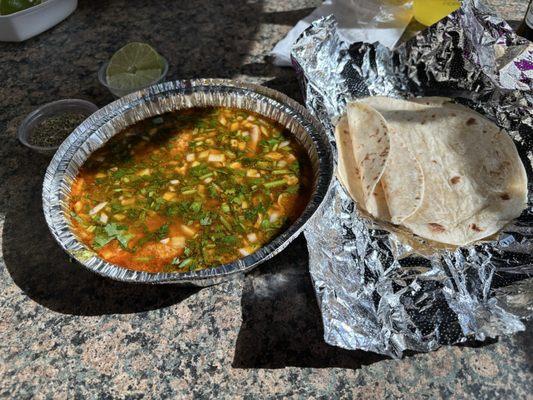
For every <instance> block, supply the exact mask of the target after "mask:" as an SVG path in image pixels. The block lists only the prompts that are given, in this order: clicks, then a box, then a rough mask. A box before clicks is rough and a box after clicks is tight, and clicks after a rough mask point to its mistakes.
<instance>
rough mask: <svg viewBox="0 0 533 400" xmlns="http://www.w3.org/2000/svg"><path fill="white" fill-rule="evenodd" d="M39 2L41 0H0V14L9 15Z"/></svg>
mask: <svg viewBox="0 0 533 400" xmlns="http://www.w3.org/2000/svg"><path fill="white" fill-rule="evenodd" d="M39 4H41V0H0V15H9V14H14V13H16V12H19V11H22V10H25V9H26V8H30V7H33V6H36V5H39Z"/></svg>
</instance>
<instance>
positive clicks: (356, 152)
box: [346, 103, 390, 218]
mask: <svg viewBox="0 0 533 400" xmlns="http://www.w3.org/2000/svg"><path fill="white" fill-rule="evenodd" d="M346 116H347V120H348V129H349V132H350V137H351V145H352V154H353V160H354V161H355V166H356V168H357V170H358V173H359V179H360V184H361V192H362V197H363V202H364V206H365V208H366V210H367V211H368V212H369V213H370V214H372V215H373V216H375V217H377V218H385V217H386V215H384V214H383V213H384V212H386V211H387V208H386V207H383V204H384V202H383V200H384V199H385V196H384V193H383V190H382V188H381V187H380V186H378V183H379V181H380V179H381V176H382V175H383V171H384V170H385V166H386V164H387V159H388V157H389V151H390V142H389V135H388V133H387V126H386V122H385V120H384V119H383V117H382V116H381V115H380V114H379V113H378V112H376V111H375V110H374V109H373V108H371V107H368V106H367V105H365V104H361V103H350V104H348V106H347V109H346ZM354 169H355V168H354ZM347 178H348V179H352V177H351V176H348V177H347ZM355 178H356V177H355V176H354V177H353V179H355ZM387 214H388V212H387Z"/></svg>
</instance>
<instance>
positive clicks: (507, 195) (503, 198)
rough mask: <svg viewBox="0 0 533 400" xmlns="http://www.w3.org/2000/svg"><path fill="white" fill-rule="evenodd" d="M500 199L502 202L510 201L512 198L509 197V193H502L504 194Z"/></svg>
mask: <svg viewBox="0 0 533 400" xmlns="http://www.w3.org/2000/svg"><path fill="white" fill-rule="evenodd" d="M500 199H502V200H510V199H511V196H509V194H508V193H502V194H501V195H500Z"/></svg>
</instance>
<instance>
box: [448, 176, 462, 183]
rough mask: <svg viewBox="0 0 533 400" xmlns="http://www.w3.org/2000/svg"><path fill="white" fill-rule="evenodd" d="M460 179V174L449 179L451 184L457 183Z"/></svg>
mask: <svg viewBox="0 0 533 400" xmlns="http://www.w3.org/2000/svg"><path fill="white" fill-rule="evenodd" d="M460 181H461V177H460V176H454V177H453V178H452V179H450V182H451V184H452V185H455V184H456V183H459V182H460Z"/></svg>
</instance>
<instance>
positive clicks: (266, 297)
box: [232, 235, 388, 369]
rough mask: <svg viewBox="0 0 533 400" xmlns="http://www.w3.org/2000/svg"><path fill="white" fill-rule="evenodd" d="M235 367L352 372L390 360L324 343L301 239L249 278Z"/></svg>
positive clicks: (305, 253) (244, 294)
mask: <svg viewBox="0 0 533 400" xmlns="http://www.w3.org/2000/svg"><path fill="white" fill-rule="evenodd" d="M241 301H242V326H241V330H240V332H239V336H238V338H237V343H236V348H235V355H234V358H233V363H232V366H233V367H234V368H284V367H289V366H291V367H310V368H332V367H335V368H350V369H358V368H361V366H364V365H369V364H373V363H375V362H378V361H381V360H385V359H388V357H386V356H381V355H378V354H374V353H370V352H364V351H351V350H344V349H341V348H338V347H334V346H330V345H328V344H326V343H325V342H324V338H323V329H322V317H321V315H320V311H319V309H318V304H317V302H316V297H315V293H314V289H313V286H312V283H311V278H310V276H309V271H308V254H307V248H306V242H305V238H304V237H303V235H301V236H300V237H299V238H298V239H296V241H295V242H293V243H292V245H291V246H290V247H289V248H287V249H286V250H284V251H283V252H282V253H281V254H279V255H278V256H276V257H274V258H273V259H272V260H270V261H267V262H266V263H265V265H263V266H262V267H261V268H258V269H256V270H254V271H253V272H251V273H250V274H248V276H247V277H246V281H245V285H244V289H243V296H242V300H241Z"/></svg>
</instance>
